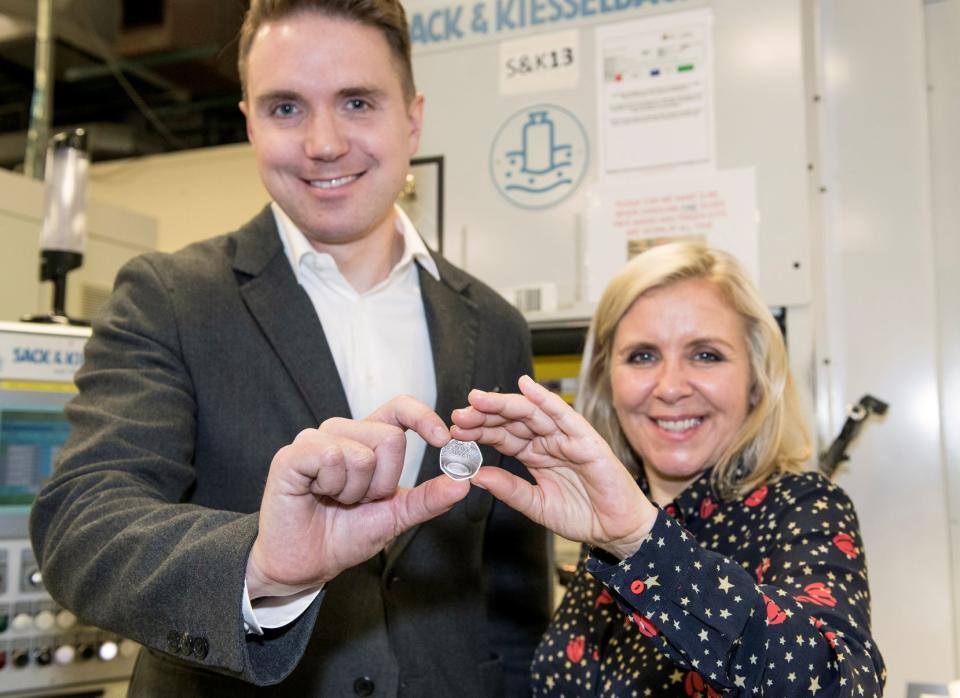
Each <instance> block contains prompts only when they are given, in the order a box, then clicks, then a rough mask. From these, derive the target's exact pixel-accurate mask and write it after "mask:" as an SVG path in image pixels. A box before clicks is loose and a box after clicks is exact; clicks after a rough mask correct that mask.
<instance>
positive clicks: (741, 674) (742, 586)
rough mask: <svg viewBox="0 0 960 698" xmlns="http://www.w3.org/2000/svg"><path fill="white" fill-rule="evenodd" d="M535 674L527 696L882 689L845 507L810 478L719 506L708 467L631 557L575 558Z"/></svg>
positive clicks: (839, 496) (779, 696) (835, 490)
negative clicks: (577, 562) (575, 564)
mask: <svg viewBox="0 0 960 698" xmlns="http://www.w3.org/2000/svg"><path fill="white" fill-rule="evenodd" d="M641 486H642V487H643V488H644V491H647V488H646V483H645V482H642V481H641ZM532 678H533V693H534V695H536V696H585V695H597V696H684V697H686V698H692V697H695V696H700V697H701V698H708V697H710V696H774V697H776V698H787V697H788V696H805V697H806V698H810V697H817V696H867V697H869V698H880V696H881V695H882V692H883V683H884V680H885V678H886V671H885V670H884V666H883V659H882V658H881V656H880V653H879V651H878V650H877V647H876V645H874V643H873V640H872V639H871V637H870V593H869V590H868V587H867V571H866V564H865V561H864V556H863V547H862V544H861V540H860V532H859V526H858V523H857V517H856V513H855V512H854V509H853V504H852V503H851V502H850V499H849V498H848V497H847V495H846V494H845V493H844V492H843V490H841V489H840V488H839V487H837V486H836V485H834V484H832V483H831V482H829V481H828V480H826V479H825V478H824V477H822V476H821V475H819V474H817V473H804V474H801V475H788V476H785V477H783V478H781V479H780V480H778V481H776V482H773V483H770V484H768V485H764V486H762V487H759V488H757V489H756V490H754V491H753V492H751V493H750V494H749V495H748V496H747V497H745V498H744V499H743V500H740V501H736V500H735V501H728V502H724V501H720V500H719V498H718V497H717V496H716V495H715V494H714V493H713V491H712V489H711V487H710V484H709V474H708V473H705V474H704V475H703V476H702V477H700V478H699V479H698V480H697V481H696V482H695V483H694V484H692V485H691V486H690V487H688V488H687V489H686V490H685V491H684V492H683V493H682V494H681V495H680V496H679V497H678V498H677V499H676V500H675V501H674V502H673V503H671V504H670V505H668V506H666V507H664V509H663V510H662V511H661V512H660V513H659V515H658V517H657V521H656V523H655V525H654V527H653V530H652V531H651V532H650V535H649V537H648V538H647V539H646V540H645V541H644V543H643V545H642V546H641V548H640V550H639V551H638V552H637V553H636V554H635V555H633V556H632V557H630V558H627V559H625V560H623V561H620V562H618V561H617V560H614V559H612V558H609V557H608V556H607V555H606V554H605V553H604V552H603V551H600V550H593V551H591V553H590V554H589V555H587V556H585V559H583V560H581V563H580V565H579V567H578V569H577V573H576V575H575V576H574V578H573V579H572V580H571V582H570V584H569V586H568V587H567V591H566V593H565V595H564V597H563V600H562V602H561V604H560V607H559V608H558V609H557V612H556V614H555V615H554V618H553V621H552V623H551V624H550V627H549V628H548V629H547V633H546V635H544V638H543V640H542V642H541V643H540V646H539V647H538V648H537V651H536V653H535V655H534V661H533V673H532Z"/></svg>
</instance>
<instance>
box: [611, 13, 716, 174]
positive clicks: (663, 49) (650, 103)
mask: <svg viewBox="0 0 960 698" xmlns="http://www.w3.org/2000/svg"><path fill="white" fill-rule="evenodd" d="M712 26H713V15H712V13H711V10H710V9H709V8H703V9H698V10H691V11H687V12H675V13H670V14H664V15H658V16H655V17H650V18H647V19H640V20H636V21H632V22H626V23H620V24H614V25H611V26H608V27H602V28H600V29H598V30H597V34H596V51H597V56H596V63H597V70H598V75H597V86H598V90H599V94H598V95H597V104H598V105H599V110H600V113H599V118H598V132H599V134H600V138H601V147H600V152H601V157H602V160H601V164H602V169H601V176H602V175H604V174H612V173H617V172H625V171H630V170H643V169H650V168H660V167H674V166H683V165H700V166H704V165H706V166H713V164H714V144H713V140H714V138H713V132H714V114H713V97H712V92H713V78H712V74H713V60H712V34H711V32H712Z"/></svg>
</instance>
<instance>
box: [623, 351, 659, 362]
mask: <svg viewBox="0 0 960 698" xmlns="http://www.w3.org/2000/svg"><path fill="white" fill-rule="evenodd" d="M656 358H657V357H656V356H654V355H653V353H652V352H649V351H635V352H632V353H631V354H630V356H628V357H627V363H631V364H644V363H650V362H651V361H655V360H656Z"/></svg>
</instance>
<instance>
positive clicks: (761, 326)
mask: <svg viewBox="0 0 960 698" xmlns="http://www.w3.org/2000/svg"><path fill="white" fill-rule="evenodd" d="M584 361H585V364H584V372H583V380H582V383H581V386H580V390H581V393H580V402H579V404H580V406H581V411H582V412H583V415H584V416H583V417H581V416H580V415H579V414H577V413H576V412H575V411H574V410H572V409H571V408H569V407H568V406H567V405H566V404H565V403H564V402H563V400H561V399H560V398H559V397H558V396H556V395H554V394H552V393H550V392H549V391H547V390H546V389H544V388H543V387H541V386H539V385H537V384H536V383H535V382H534V381H533V380H531V379H530V378H528V377H524V378H522V379H521V381H520V391H521V394H519V395H517V394H513V395H507V394H499V393H486V392H482V391H473V392H472V393H471V394H470V397H469V402H470V405H469V406H468V407H466V408H464V409H462V410H457V411H456V412H454V415H453V421H454V425H455V426H454V428H453V429H452V433H453V435H454V437H455V438H458V439H464V440H476V441H479V442H481V443H485V444H491V445H493V446H495V447H496V448H498V449H499V450H500V451H502V452H503V453H505V454H508V455H511V456H516V457H518V458H519V459H520V460H521V461H523V462H524V464H525V465H526V466H527V467H528V469H529V470H530V472H531V473H532V475H533V478H534V480H535V482H534V483H533V484H531V483H529V482H527V481H525V480H522V479H520V478H518V477H516V476H514V475H511V474H509V473H506V472H505V471H503V470H499V469H497V468H481V469H480V472H479V473H478V475H477V476H476V479H475V480H474V482H475V484H477V485H479V486H481V487H484V488H486V489H487V490H489V491H490V492H491V493H493V494H494V495H495V496H497V497H498V498H500V499H502V500H503V501H504V502H506V503H507V504H509V505H510V506H512V507H513V508H515V509H517V510H518V511H520V512H522V513H524V514H525V515H527V516H528V517H530V518H531V519H533V520H534V521H537V522H539V523H541V524H543V525H545V526H547V527H548V528H550V529H552V530H553V531H555V532H557V533H558V534H560V535H561V536H564V537H565V538H569V539H571V540H576V541H582V542H583V543H585V544H586V546H585V551H586V553H587V554H586V555H585V556H584V559H583V560H582V561H581V563H580V565H579V568H578V570H577V573H576V575H575V577H574V579H573V580H572V581H571V583H570V585H569V586H568V588H567V591H566V594H565V595H564V598H563V601H562V603H561V605H560V608H559V609H558V610H557V613H556V615H555V616H554V619H553V621H552V623H551V626H550V627H549V628H548V630H547V632H546V634H545V635H544V638H543V640H542V642H541V644H540V647H539V648H538V650H537V652H536V654H535V657H534V663H533V674H532V677H533V687H534V693H535V695H556V696H559V695H565V696H574V695H603V696H632V695H636V696H719V695H743V696H756V695H766V696H778V697H780V696H784V697H785V696H806V697H809V696H827V695H829V696H838V695H840V696H875V697H877V698H879V696H880V695H881V693H882V688H883V681H884V676H885V674H884V670H883V660H882V658H881V657H880V654H879V652H878V651H877V648H876V646H875V645H874V643H873V641H872V639H871V637H870V608H869V591H868V586H867V575H866V566H865V562H864V556H863V549H862V545H861V541H860V534H859V528H858V524H857V518H856V514H855V512H854V509H853V505H852V504H851V502H850V500H849V499H848V498H847V496H846V495H845V494H844V493H843V492H842V491H841V490H840V489H839V488H838V487H836V486H835V485H832V484H831V483H830V482H829V481H827V480H826V479H824V478H823V477H822V476H820V475H819V474H816V473H810V472H804V471H803V467H802V466H803V463H804V462H805V461H806V460H807V459H808V457H809V451H810V448H809V439H808V437H807V430H806V428H805V426H804V424H803V418H802V416H801V413H800V409H799V407H798V401H797V396H796V393H795V389H794V387H793V382H792V380H791V377H790V371H789V367H788V363H787V355H786V349H785V347H784V343H783V338H782V336H781V334H780V331H779V328H778V327H777V325H776V323H775V322H774V320H773V318H772V316H771V315H770V312H769V311H768V309H767V308H766V306H765V305H764V303H763V301H762V300H761V299H760V296H759V293H758V292H757V290H756V288H755V287H754V286H753V284H752V283H751V282H750V281H749V280H748V278H747V276H746V274H745V273H744V271H743V269H742V268H741V267H740V265H739V264H738V263H737V262H736V261H735V260H734V259H733V258H732V257H730V256H729V255H727V254H725V253H722V252H718V251H716V250H711V249H708V248H706V247H704V246H702V245H698V244H688V243H685V244H671V245H664V246H662V247H657V248H654V249H652V250H650V251H648V252H645V253H644V254H642V255H640V256H638V257H637V258H635V259H634V260H632V261H631V262H630V263H629V264H628V265H627V267H626V268H625V269H624V271H623V272H621V273H620V274H619V275H618V276H617V277H616V278H615V279H614V280H613V281H612V282H611V283H610V285H609V286H608V288H607V290H606V292H605V293H604V295H603V297H602V299H601V300H600V303H599V305H598V308H597V312H596V315H595V317H594V320H593V324H592V327H591V333H590V338H589V339H588V347H587V354H586V356H585V359H584Z"/></svg>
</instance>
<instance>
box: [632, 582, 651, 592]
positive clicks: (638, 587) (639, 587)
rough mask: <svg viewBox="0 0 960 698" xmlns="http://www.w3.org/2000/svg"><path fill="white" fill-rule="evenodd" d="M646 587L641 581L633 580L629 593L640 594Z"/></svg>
mask: <svg viewBox="0 0 960 698" xmlns="http://www.w3.org/2000/svg"><path fill="white" fill-rule="evenodd" d="M646 588H647V587H646V585H645V584H644V583H643V580H642V579H634V580H633V581H632V582H630V591H632V592H633V593H634V594H642V593H643V590H644V589H646Z"/></svg>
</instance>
